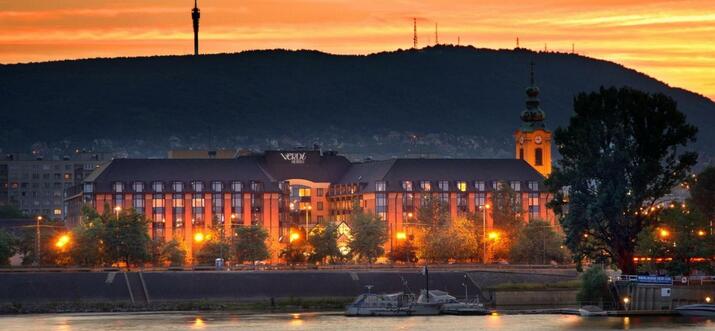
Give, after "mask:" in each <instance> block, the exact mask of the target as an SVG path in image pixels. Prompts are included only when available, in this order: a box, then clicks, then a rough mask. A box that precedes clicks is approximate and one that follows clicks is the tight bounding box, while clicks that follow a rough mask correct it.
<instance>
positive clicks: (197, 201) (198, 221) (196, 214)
mask: <svg viewBox="0 0 715 331" xmlns="http://www.w3.org/2000/svg"><path fill="white" fill-rule="evenodd" d="M191 223H192V224H193V225H195V226H204V198H203V197H202V196H201V194H194V195H193V196H192V197H191Z"/></svg>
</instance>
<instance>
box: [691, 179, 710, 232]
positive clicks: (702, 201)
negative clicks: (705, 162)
mask: <svg viewBox="0 0 715 331" xmlns="http://www.w3.org/2000/svg"><path fill="white" fill-rule="evenodd" d="M692 182H693V183H692V185H691V188H690V197H691V198H690V199H691V202H692V204H693V206H694V207H695V208H697V209H698V210H700V212H701V213H702V214H703V216H705V218H706V219H707V221H708V222H710V226H711V227H712V226H713V222H715V166H709V167H707V168H705V170H703V171H702V172H701V173H700V174H698V175H697V176H696V177H695V180H693V181H692Z"/></svg>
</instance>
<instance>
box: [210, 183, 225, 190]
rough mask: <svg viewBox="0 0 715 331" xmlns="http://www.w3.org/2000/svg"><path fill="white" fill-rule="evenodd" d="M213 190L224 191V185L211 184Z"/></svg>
mask: <svg viewBox="0 0 715 331" xmlns="http://www.w3.org/2000/svg"><path fill="white" fill-rule="evenodd" d="M211 190H213V191H214V192H221V191H223V183H221V182H219V181H214V182H211Z"/></svg>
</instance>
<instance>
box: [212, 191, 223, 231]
mask: <svg viewBox="0 0 715 331" xmlns="http://www.w3.org/2000/svg"><path fill="white" fill-rule="evenodd" d="M211 211H212V212H213V216H214V217H213V219H212V220H211V221H212V222H213V221H216V222H217V223H214V224H213V225H214V226H217V225H219V226H223V223H224V221H225V219H224V214H223V194H221V193H214V194H213V196H212V197H211Z"/></svg>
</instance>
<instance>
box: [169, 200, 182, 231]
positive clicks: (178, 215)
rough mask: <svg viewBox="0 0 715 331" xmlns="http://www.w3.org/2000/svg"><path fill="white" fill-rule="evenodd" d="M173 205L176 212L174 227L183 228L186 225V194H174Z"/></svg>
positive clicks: (174, 212)
mask: <svg viewBox="0 0 715 331" xmlns="http://www.w3.org/2000/svg"><path fill="white" fill-rule="evenodd" d="M171 207H172V208H173V214H174V228H177V229H181V228H183V227H184V195H183V194H181V193H177V194H174V196H173V199H172V202H171Z"/></svg>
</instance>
